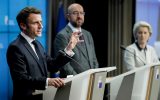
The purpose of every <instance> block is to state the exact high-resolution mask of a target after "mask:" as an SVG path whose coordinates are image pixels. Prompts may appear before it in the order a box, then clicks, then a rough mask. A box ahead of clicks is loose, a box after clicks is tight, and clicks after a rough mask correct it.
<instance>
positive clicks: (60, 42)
mask: <svg viewBox="0 0 160 100" xmlns="http://www.w3.org/2000/svg"><path fill="white" fill-rule="evenodd" d="M71 33H72V30H71V28H70V27H69V26H68V25H67V26H66V27H65V28H64V29H63V30H61V31H60V32H59V33H58V34H57V35H56V38H55V41H54V53H55V55H57V53H58V51H59V50H60V49H65V47H66V46H67V43H68V42H69V38H70V37H71ZM82 33H83V39H84V42H83V43H79V44H77V45H76V47H75V48H74V49H73V52H74V53H75V55H74V56H73V59H74V60H76V61H77V62H78V63H79V64H80V65H81V66H80V65H78V64H77V63H76V62H75V61H73V60H72V61H71V62H69V63H68V64H66V65H64V67H63V69H61V70H60V76H61V77H66V75H75V74H78V73H81V72H83V71H86V70H88V69H91V68H98V66H99V65H98V61H97V58H96V54H95V48H94V42H93V39H92V36H91V34H90V32H88V31H86V30H84V29H82Z"/></svg>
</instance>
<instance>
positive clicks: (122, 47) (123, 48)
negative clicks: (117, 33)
mask: <svg viewBox="0 0 160 100" xmlns="http://www.w3.org/2000/svg"><path fill="white" fill-rule="evenodd" d="M120 48H121V49H122V50H126V51H128V52H129V53H131V54H132V55H134V56H135V57H137V58H138V59H139V60H140V61H142V63H143V64H144V65H146V63H145V62H144V61H143V60H142V59H141V58H140V57H139V56H137V55H136V54H135V53H133V52H131V51H129V50H128V49H126V48H125V47H124V46H123V45H121V46H120Z"/></svg>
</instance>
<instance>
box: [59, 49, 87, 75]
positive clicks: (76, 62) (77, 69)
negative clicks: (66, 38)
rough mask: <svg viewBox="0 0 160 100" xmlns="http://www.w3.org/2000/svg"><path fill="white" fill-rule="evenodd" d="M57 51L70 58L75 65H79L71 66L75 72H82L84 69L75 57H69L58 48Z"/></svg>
mask: <svg viewBox="0 0 160 100" xmlns="http://www.w3.org/2000/svg"><path fill="white" fill-rule="evenodd" d="M59 53H60V54H62V55H63V56H66V57H68V58H69V59H71V60H72V61H73V62H74V63H75V64H76V65H77V66H79V67H76V66H72V67H73V68H74V69H75V70H76V72H77V71H78V72H77V73H81V72H83V71H84V70H83V67H82V66H81V65H80V63H79V62H78V61H76V60H75V59H73V58H72V57H70V56H69V55H67V54H66V53H65V52H64V51H62V50H59Z"/></svg>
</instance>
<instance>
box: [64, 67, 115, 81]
mask: <svg viewBox="0 0 160 100" xmlns="http://www.w3.org/2000/svg"><path fill="white" fill-rule="evenodd" d="M115 69H117V68H116V67H115V66H113V67H105V68H96V69H89V70H87V71H84V72H82V73H80V74H77V75H75V76H73V77H70V78H66V79H65V83H67V82H70V81H72V80H73V79H75V78H80V77H84V76H87V75H90V74H92V73H96V72H110V71H113V70H115Z"/></svg>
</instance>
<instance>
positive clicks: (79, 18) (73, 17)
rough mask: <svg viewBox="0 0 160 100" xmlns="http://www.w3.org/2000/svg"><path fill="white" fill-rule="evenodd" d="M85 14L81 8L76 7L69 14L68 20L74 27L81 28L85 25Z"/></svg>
mask: <svg viewBox="0 0 160 100" xmlns="http://www.w3.org/2000/svg"><path fill="white" fill-rule="evenodd" d="M84 14H85V13H84V11H83V8H82V7H81V6H79V5H77V6H74V7H73V8H72V10H71V11H70V12H69V14H68V20H69V22H70V23H71V24H72V25H73V26H74V27H77V28H79V27H81V26H82V24H83V23H84Z"/></svg>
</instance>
